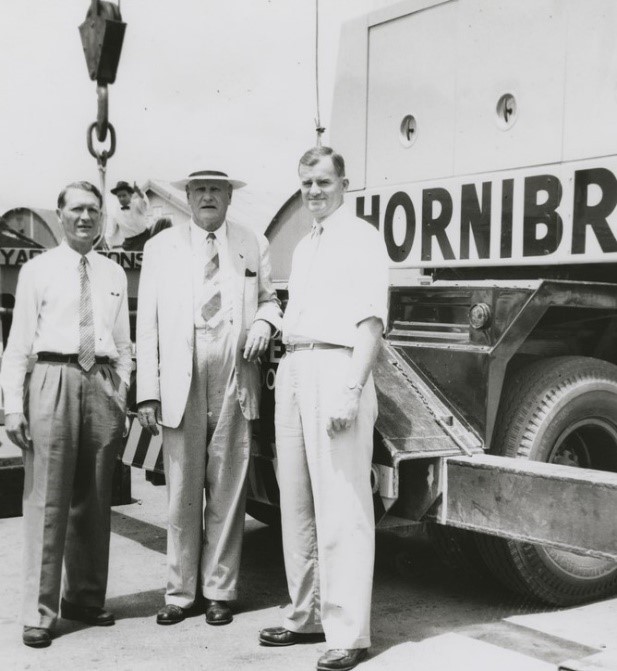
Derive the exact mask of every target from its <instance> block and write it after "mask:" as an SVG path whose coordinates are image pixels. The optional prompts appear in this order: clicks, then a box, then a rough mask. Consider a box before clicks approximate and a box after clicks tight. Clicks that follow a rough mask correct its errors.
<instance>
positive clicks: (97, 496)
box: [23, 362, 125, 628]
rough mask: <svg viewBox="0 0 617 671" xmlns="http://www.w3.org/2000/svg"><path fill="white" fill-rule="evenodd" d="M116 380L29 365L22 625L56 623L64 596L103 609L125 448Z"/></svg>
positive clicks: (97, 371)
mask: <svg viewBox="0 0 617 671" xmlns="http://www.w3.org/2000/svg"><path fill="white" fill-rule="evenodd" d="M119 384H120V380H119V378H118V375H117V373H115V371H114V370H113V368H112V367H111V366H110V365H109V364H95V365H94V367H93V368H92V369H91V370H90V371H89V372H88V373H86V372H84V371H83V370H82V369H81V368H80V367H79V365H77V364H68V363H42V362H38V363H36V364H35V366H34V370H33V371H32V375H31V378H30V382H29V386H28V400H27V405H26V408H27V413H28V419H29V423H30V433H31V435H32V443H33V447H32V449H31V450H25V451H24V453H23V456H24V474H25V481H24V505H23V510H24V529H25V539H24V574H25V575H24V600H23V624H24V625H26V626H34V627H46V628H49V627H51V626H53V624H54V622H55V620H56V618H57V616H58V606H59V600H60V585H61V574H62V562H63V559H64V566H65V575H64V598H65V599H66V600H67V601H70V602H72V603H75V604H78V605H81V606H102V605H103V604H104V601H105V592H106V589H107V570H108V563H109V535H110V504H111V486H112V478H113V472H114V467H115V462H116V457H117V455H118V453H119V450H120V447H121V443H122V433H123V428H124V417H125V413H124V408H123V407H121V404H120V399H119V397H118V388H119Z"/></svg>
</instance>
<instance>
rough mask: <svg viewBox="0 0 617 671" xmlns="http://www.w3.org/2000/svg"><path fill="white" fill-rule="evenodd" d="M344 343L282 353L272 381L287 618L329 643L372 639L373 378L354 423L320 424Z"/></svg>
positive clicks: (336, 385)
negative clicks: (339, 427) (332, 427)
mask: <svg viewBox="0 0 617 671" xmlns="http://www.w3.org/2000/svg"><path fill="white" fill-rule="evenodd" d="M350 356H351V352H350V350H345V349H330V350H308V351H306V350H302V351H299V352H294V353H292V354H287V355H285V357H283V360H282V361H281V363H280V364H279V367H278V372H277V382H276V415H275V424H276V446H277V460H278V478H279V487H280V490H281V516H282V527H283V551H284V557H285V570H286V573H287V585H288V588H289V595H290V597H291V604H290V605H289V606H287V607H286V608H285V609H284V611H283V626H284V627H286V628H287V629H289V630H291V631H295V632H301V633H316V632H321V631H323V632H324V633H325V635H326V641H327V643H328V646H329V647H330V648H367V647H369V646H370V609H371V591H372V582H373V564H374V554H375V517H374V512H373V497H372V491H371V484H370V469H371V457H372V453H373V425H374V423H375V420H376V418H377V400H376V396H375V388H374V386H373V380H372V378H369V380H368V382H367V384H366V385H365V388H364V390H363V392H362V397H361V401H360V411H359V413H358V417H357V418H356V420H355V421H354V423H353V424H352V426H351V427H350V428H349V429H347V430H346V431H343V432H339V433H338V434H337V435H336V436H335V437H334V438H332V439H331V438H329V437H328V434H327V433H326V423H327V420H328V411H329V409H330V408H331V407H332V404H333V402H334V400H335V397H336V394H337V392H339V391H340V389H341V388H343V387H344V386H345V383H346V382H347V377H348V374H349V359H350Z"/></svg>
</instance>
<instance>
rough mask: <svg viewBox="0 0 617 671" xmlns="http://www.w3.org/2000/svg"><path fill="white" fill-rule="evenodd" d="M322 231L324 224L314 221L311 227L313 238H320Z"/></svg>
mask: <svg viewBox="0 0 617 671" xmlns="http://www.w3.org/2000/svg"><path fill="white" fill-rule="evenodd" d="M322 233H323V226H322V225H321V224H320V223H319V222H318V221H314V222H313V227H312V228H311V238H318V237H319V236H320V235H321V234H322Z"/></svg>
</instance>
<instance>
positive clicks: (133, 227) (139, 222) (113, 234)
mask: <svg viewBox="0 0 617 671" xmlns="http://www.w3.org/2000/svg"><path fill="white" fill-rule="evenodd" d="M148 207H149V203H148V197H147V196H146V195H145V194H144V196H143V198H142V197H140V196H138V195H137V193H133V195H132V196H131V202H130V204H129V205H128V209H127V210H123V209H122V208H121V207H120V203H117V205H116V207H115V208H114V209H113V211H112V213H111V215H110V216H109V217H107V229H106V230H105V240H106V241H107V244H108V246H109V247H121V246H122V244H123V243H124V241H125V240H126V238H132V237H134V236H136V235H139V234H140V233H143V232H144V231H145V230H146V229H147V228H148V216H147V214H148Z"/></svg>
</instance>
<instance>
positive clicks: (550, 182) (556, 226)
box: [523, 175, 563, 256]
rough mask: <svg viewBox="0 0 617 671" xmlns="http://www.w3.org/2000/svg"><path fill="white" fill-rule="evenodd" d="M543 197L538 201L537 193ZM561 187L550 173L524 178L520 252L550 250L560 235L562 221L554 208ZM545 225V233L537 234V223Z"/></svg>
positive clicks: (548, 252)
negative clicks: (521, 250) (543, 195)
mask: <svg viewBox="0 0 617 671" xmlns="http://www.w3.org/2000/svg"><path fill="white" fill-rule="evenodd" d="M542 193H544V194H546V198H544V199H542V201H541V202H540V198H539V196H540V194H542ZM562 194H563V189H562V187H561V182H560V181H559V180H558V179H557V177H555V176H554V175H534V176H533V177H526V178H525V203H524V214H523V256H543V255H545V254H552V253H553V252H554V251H556V250H557V248H558V247H559V243H560V242H561V238H562V236H563V221H562V219H561V217H560V216H559V213H558V212H557V208H558V207H559V203H560V202H561V196H562ZM539 224H544V225H545V226H546V234H545V235H543V236H539V229H538V225H539Z"/></svg>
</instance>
